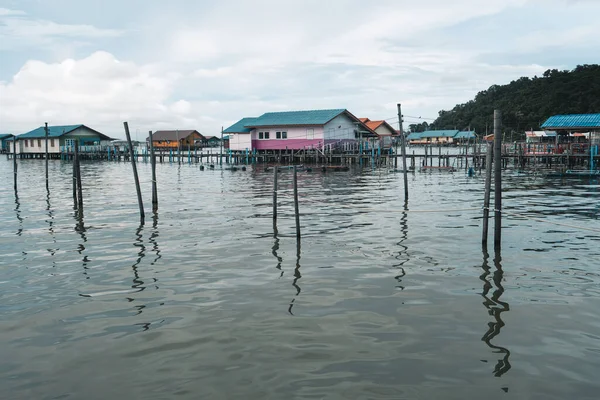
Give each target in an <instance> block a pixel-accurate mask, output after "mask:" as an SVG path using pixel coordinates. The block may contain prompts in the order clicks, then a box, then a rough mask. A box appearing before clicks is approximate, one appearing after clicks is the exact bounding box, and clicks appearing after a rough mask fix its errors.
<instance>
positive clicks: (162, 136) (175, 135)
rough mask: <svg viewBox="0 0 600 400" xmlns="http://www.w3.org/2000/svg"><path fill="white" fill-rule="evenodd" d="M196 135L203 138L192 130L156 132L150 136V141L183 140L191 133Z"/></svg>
mask: <svg viewBox="0 0 600 400" xmlns="http://www.w3.org/2000/svg"><path fill="white" fill-rule="evenodd" d="M194 132H195V133H197V134H198V135H200V137H202V138H204V136H202V134H201V133H200V132H198V131H197V130H194V129H187V130H174V131H156V132H154V133H153V134H152V140H153V141H157V140H174V141H177V140H183V139H185V138H186V137H188V136H190V135H191V134H192V133H194ZM147 140H150V136H148V138H147Z"/></svg>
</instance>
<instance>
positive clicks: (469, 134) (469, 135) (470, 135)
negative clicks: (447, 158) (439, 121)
mask: <svg viewBox="0 0 600 400" xmlns="http://www.w3.org/2000/svg"><path fill="white" fill-rule="evenodd" d="M476 137H477V134H476V133H475V131H460V132H458V133H457V134H456V136H454V139H474V138H476Z"/></svg>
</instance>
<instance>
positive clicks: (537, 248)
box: [0, 156, 600, 399]
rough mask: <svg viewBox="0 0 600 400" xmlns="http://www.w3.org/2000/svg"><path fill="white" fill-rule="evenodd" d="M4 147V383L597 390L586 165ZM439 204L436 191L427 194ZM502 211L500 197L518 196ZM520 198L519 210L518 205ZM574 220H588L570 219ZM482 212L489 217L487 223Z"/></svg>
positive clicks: (81, 393)
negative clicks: (491, 168) (283, 162)
mask: <svg viewBox="0 0 600 400" xmlns="http://www.w3.org/2000/svg"><path fill="white" fill-rule="evenodd" d="M19 164H20V165H19V189H18V192H17V193H16V194H15V192H14V191H13V183H12V182H13V181H12V178H13V172H12V161H7V160H6V159H5V158H4V156H2V159H0V181H1V182H2V183H1V184H0V185H1V186H0V187H1V194H0V254H1V258H0V271H1V275H0V393H1V395H0V397H2V398H7V399H63V398H65V399H66V398H72V399H82V398H85V399H106V398H114V399H125V398H127V399H166V398H183V399H401V398H407V399H433V398H445V399H446V398H447V399H465V398H486V399H495V398H499V399H564V398H577V399H597V398H598V393H599V390H600V380H599V379H598V377H599V376H600V311H599V310H600V223H599V217H600V201H599V188H600V186H599V182H598V181H584V180H582V181H579V180H575V181H572V180H568V181H563V180H545V179H543V178H540V177H536V176H532V175H522V174H517V173H516V172H515V173H513V172H511V171H507V173H506V176H505V183H504V189H505V193H504V197H505V198H504V207H505V209H506V210H507V211H508V212H510V213H511V215H509V216H506V217H505V218H504V220H503V223H504V230H503V248H502V254H494V253H493V252H490V254H489V255H488V254H486V253H485V252H483V251H482V249H481V221H482V220H481V210H480V207H481V205H482V199H483V179H482V177H480V176H476V177H474V178H469V177H467V176H465V174H464V172H456V173H453V174H450V173H432V174H421V173H417V174H414V175H410V176H409V184H410V196H411V198H410V201H409V203H408V208H405V206H404V202H403V188H402V175H401V174H395V173H389V172H387V171H385V170H371V169H364V170H362V171H359V170H353V171H350V172H339V173H328V174H322V173H321V172H311V173H308V172H301V173H299V177H298V179H299V190H300V210H301V213H302V216H301V224H302V235H303V236H302V243H301V246H297V243H296V238H295V225H294V217H293V203H292V198H293V195H292V191H291V174H290V173H289V172H282V173H281V174H280V177H279V182H280V191H279V200H280V205H279V212H280V215H279V220H278V223H277V229H276V230H274V229H273V222H272V214H271V199H272V180H273V174H272V172H264V168H263V167H262V166H261V167H260V168H255V169H254V170H253V169H252V168H249V170H248V171H245V172H244V171H236V172H233V171H228V170H224V171H220V170H215V171H211V170H206V171H200V170H199V169H198V167H197V166H195V165H187V164H185V165H181V166H179V165H177V164H159V165H158V166H157V174H158V178H157V181H158V192H159V193H158V195H159V202H160V204H159V213H158V216H157V218H153V216H152V214H151V213H150V193H151V191H150V166H149V164H144V163H141V164H138V169H139V173H140V177H141V181H142V190H143V193H144V201H145V205H146V210H147V218H146V223H145V225H143V226H140V223H139V214H138V209H137V200H136V194H135V187H134V185H133V178H132V173H131V166H130V165H128V164H125V163H106V162H104V163H85V162H84V163H82V175H83V185H84V189H83V194H84V199H85V210H84V217H83V221H78V219H77V218H76V214H75V212H74V211H73V200H72V190H71V175H70V174H71V164H69V163H67V162H61V161H52V162H50V177H51V183H50V190H49V191H46V188H45V181H44V161H42V160H23V161H20V162H19ZM440 210H441V211H442V212H432V211H440ZM513 214H514V215H513ZM523 216H526V217H527V218H523ZM582 228H586V229H582ZM490 229H491V230H490V233H492V232H493V220H492V222H491V226H490Z"/></svg>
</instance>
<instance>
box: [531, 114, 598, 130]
mask: <svg viewBox="0 0 600 400" xmlns="http://www.w3.org/2000/svg"><path fill="white" fill-rule="evenodd" d="M542 128H554V129H561V128H564V129H576V128H600V113H598V114H568V115H553V116H552V117H550V118H548V119H547V120H546V122H544V123H543V124H542Z"/></svg>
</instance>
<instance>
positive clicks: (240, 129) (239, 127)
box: [223, 117, 256, 133]
mask: <svg viewBox="0 0 600 400" xmlns="http://www.w3.org/2000/svg"><path fill="white" fill-rule="evenodd" d="M255 119H256V117H246V118H242V119H240V120H239V121H238V122H236V123H235V124H233V125H231V126H230V127H229V128H227V129H225V130H224V131H223V133H249V132H250V131H251V130H252V128H247V127H246V125H247V124H250V123H252V121H254V120H255Z"/></svg>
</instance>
